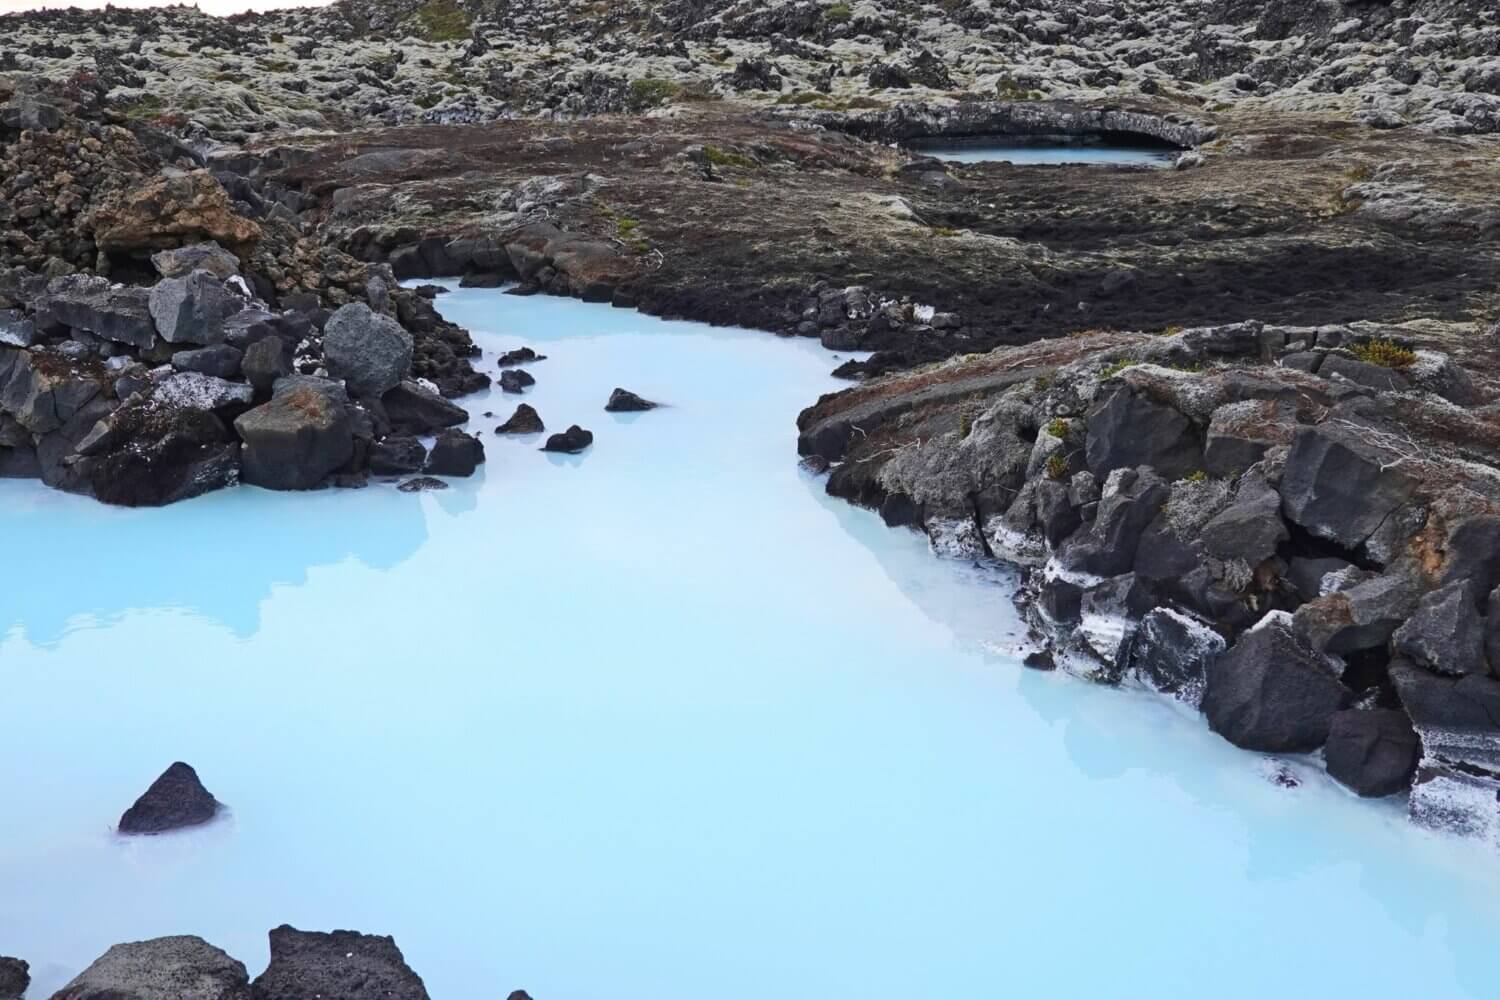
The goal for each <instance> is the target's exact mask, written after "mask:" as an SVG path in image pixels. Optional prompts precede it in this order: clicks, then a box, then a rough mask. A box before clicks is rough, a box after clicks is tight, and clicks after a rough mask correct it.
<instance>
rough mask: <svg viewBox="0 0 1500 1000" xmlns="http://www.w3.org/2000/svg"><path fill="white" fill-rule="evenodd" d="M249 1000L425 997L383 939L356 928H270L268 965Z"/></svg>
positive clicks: (396, 951) (392, 945)
mask: <svg viewBox="0 0 1500 1000" xmlns="http://www.w3.org/2000/svg"><path fill="white" fill-rule="evenodd" d="M251 995H252V996H253V997H254V998H255V1000H321V998H330V997H339V998H343V1000H427V989H426V987H424V986H423V985H422V979H421V977H420V976H418V975H417V974H416V973H415V972H413V971H412V970H411V968H410V967H409V966H408V965H407V964H406V960H405V959H404V958H403V957H402V955H401V949H399V948H397V947H396V942H395V941H394V940H392V939H391V938H389V937H379V936H376V935H370V934H360V933H358V932H356V931H332V932H329V933H326V934H325V933H319V932H316V931H299V930H297V929H296V928H294V927H291V926H289V925H286V924H283V925H282V926H280V927H277V928H276V929H275V930H273V931H271V964H270V965H268V966H267V967H266V971H265V972H263V973H261V974H260V975H259V976H257V977H256V979H255V982H254V983H253V984H251Z"/></svg>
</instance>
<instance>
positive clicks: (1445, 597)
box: [1392, 582, 1488, 677]
mask: <svg viewBox="0 0 1500 1000" xmlns="http://www.w3.org/2000/svg"><path fill="white" fill-rule="evenodd" d="M1392 638H1393V640H1394V645H1395V649H1396V652H1397V653H1398V654H1401V655H1403V656H1406V657H1408V658H1409V659H1411V660H1412V661H1414V662H1415V663H1417V664H1418V665H1420V666H1423V667H1426V668H1427V669H1428V670H1432V671H1435V672H1436V673H1440V674H1449V675H1451V676H1455V677H1461V676H1464V675H1465V674H1485V673H1488V665H1487V664H1486V662H1485V655H1484V623H1483V622H1482V621H1481V620H1480V618H1479V611H1478V609H1476V608H1475V606H1474V602H1473V600H1471V599H1470V597H1469V592H1468V587H1467V585H1466V584H1464V583H1461V582H1460V583H1450V584H1449V585H1448V586H1446V587H1443V588H1441V589H1439V590H1434V591H1432V592H1430V593H1428V594H1425V595H1423V597H1422V600H1421V601H1420V602H1419V603H1418V604H1417V610H1416V613H1415V614H1413V615H1412V616H1411V618H1409V619H1408V620H1407V622H1406V624H1405V625H1402V626H1401V627H1400V628H1399V629H1397V630H1396V633H1395V635H1394V636H1393V637H1392Z"/></svg>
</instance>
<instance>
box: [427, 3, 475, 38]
mask: <svg viewBox="0 0 1500 1000" xmlns="http://www.w3.org/2000/svg"><path fill="white" fill-rule="evenodd" d="M417 20H418V21H420V22H421V23H422V31H423V33H424V34H425V35H426V36H427V40H428V41H429V42H458V41H462V40H463V39H465V38H468V37H469V15H468V14H466V13H464V9H463V8H462V7H460V6H459V5H458V2H457V0H427V2H426V3H424V4H422V6H421V7H418V8H417Z"/></svg>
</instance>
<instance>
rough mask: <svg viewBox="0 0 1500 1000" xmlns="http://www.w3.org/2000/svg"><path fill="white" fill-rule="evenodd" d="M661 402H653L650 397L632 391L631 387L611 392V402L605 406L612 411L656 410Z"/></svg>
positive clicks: (636, 411) (637, 411) (638, 411)
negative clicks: (645, 397)
mask: <svg viewBox="0 0 1500 1000" xmlns="http://www.w3.org/2000/svg"><path fill="white" fill-rule="evenodd" d="M660 405H661V404H660V403H653V402H652V401H651V400H649V399H643V398H642V397H640V396H637V395H636V394H635V393H633V392H631V391H630V390H629V389H616V390H615V391H614V392H612V393H610V394H609V402H607V403H605V404H604V408H605V409H606V410H608V411H609V412H610V413H640V412H642V411H645V410H654V409H656V408H657V407H658V406H660Z"/></svg>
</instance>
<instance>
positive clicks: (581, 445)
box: [542, 424, 594, 455]
mask: <svg viewBox="0 0 1500 1000" xmlns="http://www.w3.org/2000/svg"><path fill="white" fill-rule="evenodd" d="M593 443H594V434H593V432H592V431H586V430H584V429H583V428H582V427H579V426H578V425H577V424H574V425H573V426H571V427H569V428H568V429H567V430H565V431H563V432H562V433H561V434H554V435H552V436H551V437H549V438H548V439H547V443H546V444H544V445H542V450H543V451H560V452H565V453H567V454H569V455H576V454H578V453H579V452H580V451H583V449H585V448H587V447H588V446H589V445H591V444H593Z"/></svg>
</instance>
